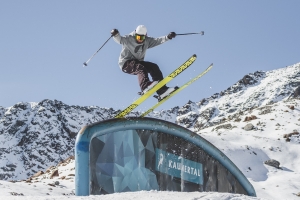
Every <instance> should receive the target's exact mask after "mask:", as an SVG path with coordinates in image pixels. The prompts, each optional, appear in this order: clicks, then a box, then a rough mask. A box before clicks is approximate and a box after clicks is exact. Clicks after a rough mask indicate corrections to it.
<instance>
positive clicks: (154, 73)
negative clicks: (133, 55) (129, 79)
mask: <svg viewBox="0 0 300 200" xmlns="http://www.w3.org/2000/svg"><path fill="white" fill-rule="evenodd" d="M122 71H123V72H125V73H127V74H132V75H137V76H138V82H139V85H140V88H141V90H142V91H143V90H144V89H145V88H146V87H147V86H148V82H149V81H150V80H149V77H148V73H149V74H150V76H151V77H152V80H153V81H161V80H162V79H163V75H162V72H161V71H160V69H159V67H158V65H157V64H155V63H152V62H147V61H139V60H135V59H134V60H127V61H126V62H125V63H124V65H123V68H122ZM166 89H167V87H166V86H165V85H164V86H163V87H161V88H160V89H159V90H158V91H157V94H161V93H162V92H163V91H165V90H166Z"/></svg>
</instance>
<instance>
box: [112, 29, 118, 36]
mask: <svg viewBox="0 0 300 200" xmlns="http://www.w3.org/2000/svg"><path fill="white" fill-rule="evenodd" d="M110 33H111V35H112V36H116V35H118V34H119V31H118V29H113V30H111V32H110Z"/></svg>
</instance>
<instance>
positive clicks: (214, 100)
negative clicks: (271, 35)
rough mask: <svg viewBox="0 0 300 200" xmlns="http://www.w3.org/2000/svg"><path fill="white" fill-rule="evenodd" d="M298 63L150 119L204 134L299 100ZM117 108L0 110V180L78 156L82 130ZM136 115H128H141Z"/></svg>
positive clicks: (45, 105)
mask: <svg viewBox="0 0 300 200" xmlns="http://www.w3.org/2000/svg"><path fill="white" fill-rule="evenodd" d="M299 88H300V63H298V64H295V65H292V66H289V67H285V68H281V69H277V70H272V71H267V72H262V71H257V72H254V73H250V74H247V75H245V76H244V77H243V78H242V79H240V80H239V81H237V82H236V83H235V84H233V85H232V86H230V87H228V88H227V89H226V90H224V91H221V92H220V93H216V94H214V95H212V96H211V97H209V98H204V99H202V100H200V101H199V102H192V101H189V102H188V103H187V104H185V105H184V106H182V107H179V106H177V107H174V108H171V109H168V110H162V111H154V112H153V113H150V114H149V116H150V117H154V118H160V119H163V120H167V121H170V122H173V123H177V124H179V125H181V126H183V127H186V128H189V129H191V130H192V131H195V132H200V131H201V130H203V129H207V128H209V127H216V126H218V125H221V124H223V125H224V124H225V123H226V122H229V121H242V117H245V114H249V111H250V112H251V111H252V110H254V109H258V108H261V110H262V111H265V112H269V111H268V109H267V108H265V109H264V107H266V106H270V105H272V104H274V103H276V102H281V101H287V102H288V101H289V99H295V100H296V101H298V100H299V97H300V94H299V92H298V93H297V91H298V90H300V89H299ZM118 112H119V110H114V109H113V108H101V107H98V106H70V105H67V104H64V103H63V102H61V101H58V100H49V99H45V100H43V101H41V102H38V103H34V102H30V103H28V102H25V103H23V102H21V103H17V104H15V105H13V106H11V107H8V108H3V107H1V106H0V158H1V161H0V180H1V179H2V180H13V179H26V178H27V177H29V176H31V175H33V174H35V173H37V172H38V171H40V170H43V169H46V168H48V167H49V166H52V165H56V164H57V163H58V162H60V161H62V160H65V159H66V158H68V157H69V156H72V155H73V154H74V144H75V138H76V134H77V133H78V131H79V130H80V129H81V127H82V126H84V125H86V124H90V123H94V122H97V121H101V120H105V119H109V118H112V117H113V116H115V115H116V114H117V113H118ZM140 114H141V113H140V112H132V113H131V114H130V116H139V115H140Z"/></svg>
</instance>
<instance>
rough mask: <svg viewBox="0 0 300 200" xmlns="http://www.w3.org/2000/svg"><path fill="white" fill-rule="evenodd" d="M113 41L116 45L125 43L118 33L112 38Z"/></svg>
mask: <svg viewBox="0 0 300 200" xmlns="http://www.w3.org/2000/svg"><path fill="white" fill-rule="evenodd" d="M113 39H114V41H115V42H116V43H118V44H124V43H125V42H126V39H125V37H122V36H121V35H120V33H118V34H117V35H115V36H113Z"/></svg>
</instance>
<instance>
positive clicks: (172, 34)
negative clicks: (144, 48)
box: [167, 32, 176, 40]
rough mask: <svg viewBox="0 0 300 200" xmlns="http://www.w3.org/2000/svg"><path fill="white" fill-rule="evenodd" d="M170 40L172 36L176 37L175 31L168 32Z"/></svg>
mask: <svg viewBox="0 0 300 200" xmlns="http://www.w3.org/2000/svg"><path fill="white" fill-rule="evenodd" d="M167 37H168V38H169V39H170V40H172V38H175V37H176V33H175V32H171V33H169V35H168V36H167Z"/></svg>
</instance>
